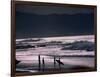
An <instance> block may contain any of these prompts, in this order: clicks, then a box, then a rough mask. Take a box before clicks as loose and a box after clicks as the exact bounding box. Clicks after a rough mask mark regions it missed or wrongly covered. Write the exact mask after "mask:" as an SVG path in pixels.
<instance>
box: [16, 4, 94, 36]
mask: <svg viewBox="0 0 100 77" xmlns="http://www.w3.org/2000/svg"><path fill="white" fill-rule="evenodd" d="M93 22H94V15H93V9H91V8H90V9H89V8H67V7H66V8H65V7H50V6H29V5H16V38H30V37H49V36H50V37H53V36H54V37H56V36H70V35H71V36H72V35H88V34H89V35H90V34H93V33H94V29H93V24H94V23H93Z"/></svg>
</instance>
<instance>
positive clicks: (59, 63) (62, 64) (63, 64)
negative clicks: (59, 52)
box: [56, 60, 64, 65]
mask: <svg viewBox="0 0 100 77" xmlns="http://www.w3.org/2000/svg"><path fill="white" fill-rule="evenodd" d="M56 61H57V62H58V63H59V64H61V65H64V63H63V62H61V61H60V60H56Z"/></svg>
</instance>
